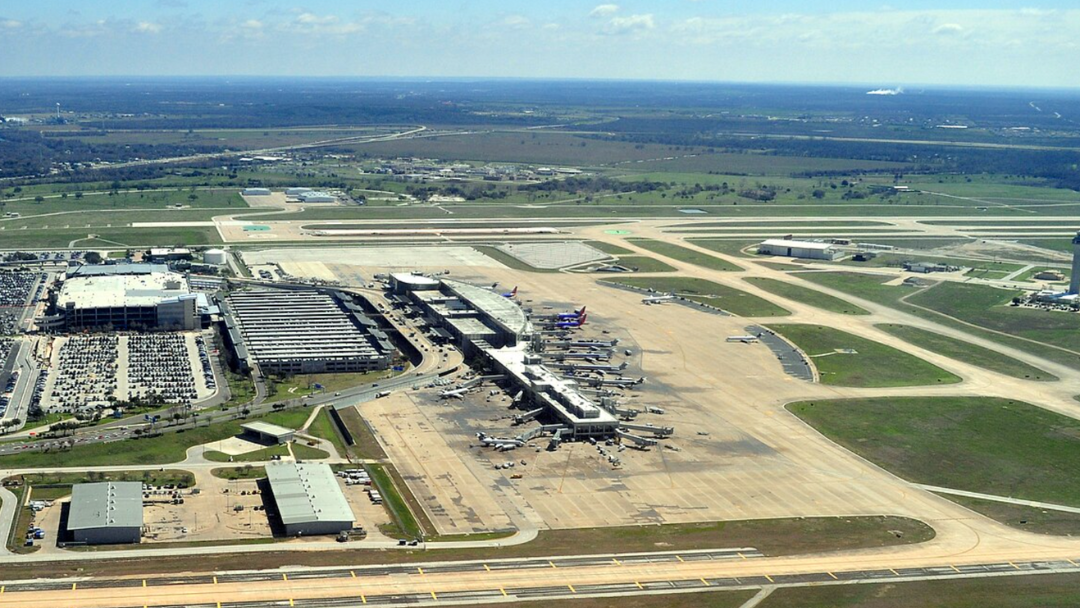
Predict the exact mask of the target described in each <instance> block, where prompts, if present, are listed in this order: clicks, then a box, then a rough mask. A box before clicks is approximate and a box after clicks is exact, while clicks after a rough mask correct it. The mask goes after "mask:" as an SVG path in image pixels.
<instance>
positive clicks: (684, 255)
mask: <svg viewBox="0 0 1080 608" xmlns="http://www.w3.org/2000/svg"><path fill="white" fill-rule="evenodd" d="M629 241H630V243H632V244H634V245H637V246H638V247H641V248H642V249H648V250H649V251H651V252H653V253H658V254H660V255H663V256H667V257H669V258H672V259H675V260H679V261H680V262H686V263H688V264H693V265H695V266H701V267H702V268H708V269H709V270H721V271H728V272H731V271H737V270H743V269H742V268H740V267H738V266H736V265H735V264H732V263H730V262H727V261H724V260H721V259H720V258H718V257H714V256H711V255H708V254H705V253H701V252H700V251H695V250H693V249H688V248H686V247H681V246H679V245H676V244H674V243H665V242H664V241H655V240H652V239H629Z"/></svg>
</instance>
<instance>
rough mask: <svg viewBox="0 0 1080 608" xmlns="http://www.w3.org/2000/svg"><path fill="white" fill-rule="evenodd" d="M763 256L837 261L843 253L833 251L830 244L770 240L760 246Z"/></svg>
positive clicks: (759, 250) (759, 251) (760, 252)
mask: <svg viewBox="0 0 1080 608" xmlns="http://www.w3.org/2000/svg"><path fill="white" fill-rule="evenodd" d="M757 251H758V253H759V254H761V255H780V256H784V257H789V258H805V259H809V260H835V259H837V258H839V257H841V256H843V253H841V252H839V251H837V250H835V249H833V246H832V245H830V244H829V243H818V242H815V241H793V240H790V239H769V240H767V241H762V243H761V244H760V245H758V250H757Z"/></svg>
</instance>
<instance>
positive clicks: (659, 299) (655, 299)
mask: <svg viewBox="0 0 1080 608" xmlns="http://www.w3.org/2000/svg"><path fill="white" fill-rule="evenodd" d="M678 297H679V296H677V295H675V292H674V291H673V292H671V293H669V294H666V295H662V296H649V297H648V298H642V300H641V303H642V304H661V303H663V302H669V301H671V300H675V299H677V298H678Z"/></svg>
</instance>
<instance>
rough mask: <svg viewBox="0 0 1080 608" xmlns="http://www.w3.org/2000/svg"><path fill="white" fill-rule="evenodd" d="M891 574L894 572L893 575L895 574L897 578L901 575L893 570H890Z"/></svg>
mask: <svg viewBox="0 0 1080 608" xmlns="http://www.w3.org/2000/svg"><path fill="white" fill-rule="evenodd" d="M889 572H892V573H893V574H895V575H896V576H900V573H899V572H897V571H896V570H893V569H892V568H889Z"/></svg>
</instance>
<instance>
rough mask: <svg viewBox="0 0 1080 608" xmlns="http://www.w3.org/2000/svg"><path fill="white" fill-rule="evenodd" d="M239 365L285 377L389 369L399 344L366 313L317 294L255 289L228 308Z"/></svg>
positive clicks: (236, 294)
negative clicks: (390, 341) (375, 324)
mask: <svg viewBox="0 0 1080 608" xmlns="http://www.w3.org/2000/svg"><path fill="white" fill-rule="evenodd" d="M222 312H223V313H224V316H225V328H226V332H225V333H226V334H227V337H228V339H229V342H231V343H232V346H233V350H234V352H235V353H236V357H237V360H238V364H239V367H241V368H242V369H243V368H247V367H250V366H251V365H252V364H253V363H254V364H257V365H258V366H259V367H260V369H262V371H264V372H267V373H279V374H289V373H292V374H313V373H338V372H364V371H371V370H379V369H386V368H387V367H389V365H390V358H391V355H392V354H393V346H392V345H390V344H389V342H388V341H387V339H386V336H385V335H384V334H382V332H380V331H379V330H378V329H376V328H375V327H374V324H373V323H372V322H371V321H370V320H369V319H368V318H367V317H365V316H364V315H363V313H362V312H361V311H360V310H359V309H358V308H356V307H354V306H352V305H351V304H350V303H348V302H343V301H342V300H340V299H339V298H338V297H337V296H331V295H329V294H326V293H323V292H319V291H315V290H298V291H284V290H255V291H238V292H234V293H232V294H231V295H229V296H228V297H227V298H226V299H225V302H224V305H223V306H222Z"/></svg>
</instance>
